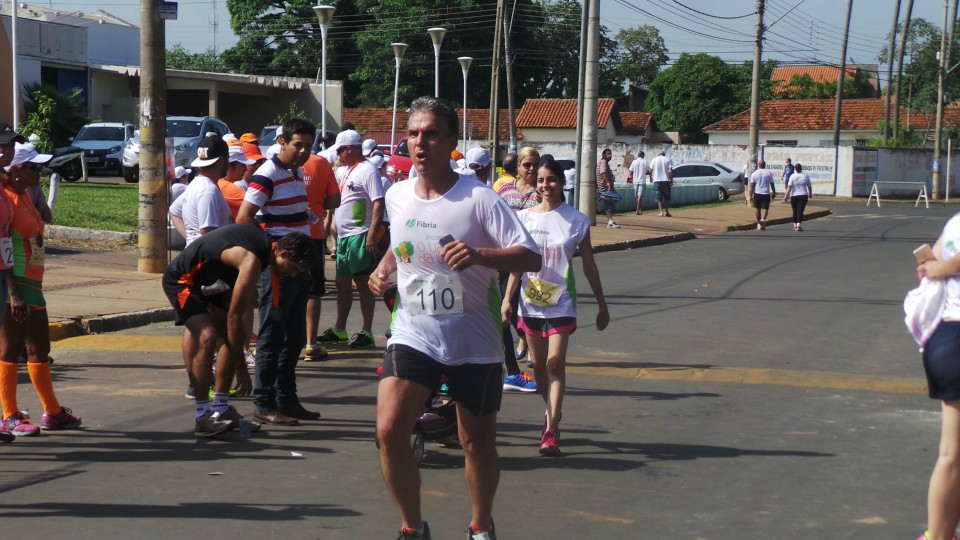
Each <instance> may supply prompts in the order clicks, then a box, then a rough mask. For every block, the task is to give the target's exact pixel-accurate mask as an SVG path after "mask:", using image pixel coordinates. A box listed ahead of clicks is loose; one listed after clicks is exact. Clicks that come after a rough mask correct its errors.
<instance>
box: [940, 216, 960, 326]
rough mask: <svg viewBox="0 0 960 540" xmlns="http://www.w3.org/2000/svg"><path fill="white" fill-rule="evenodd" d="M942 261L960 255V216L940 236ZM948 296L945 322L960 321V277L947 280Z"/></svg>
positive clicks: (944, 309)
mask: <svg viewBox="0 0 960 540" xmlns="http://www.w3.org/2000/svg"><path fill="white" fill-rule="evenodd" d="M940 236H941V238H942V239H943V241H942V242H941V243H940V260H941V261H946V260H948V259H951V258H953V257H955V256H956V255H957V253H960V214H957V215H955V216H953V217H952V218H950V221H947V224H946V225H944V227H943V234H942V235H940ZM946 285H947V295H946V302H945V304H944V307H943V320H945V321H960V276H953V277H949V278H947V280H946Z"/></svg>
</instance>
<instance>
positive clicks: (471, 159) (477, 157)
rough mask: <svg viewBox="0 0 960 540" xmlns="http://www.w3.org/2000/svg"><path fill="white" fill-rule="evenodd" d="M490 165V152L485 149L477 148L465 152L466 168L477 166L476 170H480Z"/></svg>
mask: <svg viewBox="0 0 960 540" xmlns="http://www.w3.org/2000/svg"><path fill="white" fill-rule="evenodd" d="M491 163H493V158H492V157H490V151H489V150H487V149H486V148H483V147H482V146H478V147H476V148H471V149H470V150H467V167H469V166H471V165H477V166H478V168H480V169H482V168H484V167H486V166H487V165H490V164H491Z"/></svg>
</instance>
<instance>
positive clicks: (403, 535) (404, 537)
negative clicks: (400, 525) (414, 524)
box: [397, 521, 432, 540]
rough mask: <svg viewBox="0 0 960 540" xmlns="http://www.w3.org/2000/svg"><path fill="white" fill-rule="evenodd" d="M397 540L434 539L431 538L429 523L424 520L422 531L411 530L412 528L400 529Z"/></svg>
mask: <svg viewBox="0 0 960 540" xmlns="http://www.w3.org/2000/svg"><path fill="white" fill-rule="evenodd" d="M397 540H432V539H431V538H430V526H429V525H427V522H426V521H424V522H423V532H422V533H418V532H417V531H411V530H410V529H400V534H399V535H397Z"/></svg>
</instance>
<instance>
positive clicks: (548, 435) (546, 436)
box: [540, 429, 560, 457]
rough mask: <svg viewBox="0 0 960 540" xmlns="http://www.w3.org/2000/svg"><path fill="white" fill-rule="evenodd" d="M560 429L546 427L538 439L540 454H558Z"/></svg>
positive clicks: (555, 455) (552, 455)
mask: <svg viewBox="0 0 960 540" xmlns="http://www.w3.org/2000/svg"><path fill="white" fill-rule="evenodd" d="M559 443H560V430H559V429H548V430H547V431H545V432H544V433H543V437H542V438H541V439H540V455H541V456H549V457H557V456H559V455H560V446H559Z"/></svg>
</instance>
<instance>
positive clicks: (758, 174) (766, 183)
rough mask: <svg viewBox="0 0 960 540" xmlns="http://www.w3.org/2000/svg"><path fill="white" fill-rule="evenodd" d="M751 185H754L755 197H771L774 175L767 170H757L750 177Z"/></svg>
mask: <svg viewBox="0 0 960 540" xmlns="http://www.w3.org/2000/svg"><path fill="white" fill-rule="evenodd" d="M750 183H751V184H753V193H754V194H755V195H769V194H770V186H772V185H773V173H771V172H770V171H769V170H767V169H757V170H755V171H753V174H751V175H750Z"/></svg>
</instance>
